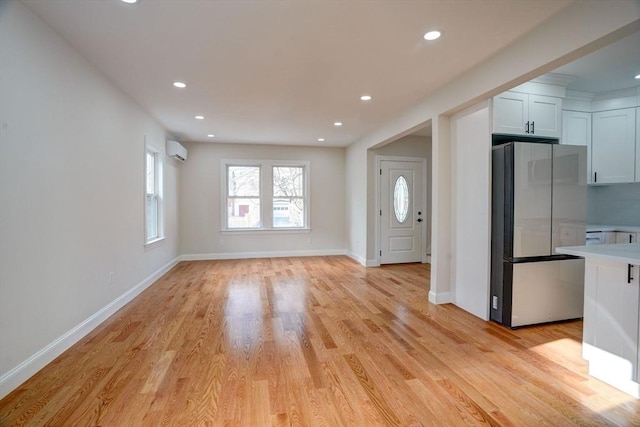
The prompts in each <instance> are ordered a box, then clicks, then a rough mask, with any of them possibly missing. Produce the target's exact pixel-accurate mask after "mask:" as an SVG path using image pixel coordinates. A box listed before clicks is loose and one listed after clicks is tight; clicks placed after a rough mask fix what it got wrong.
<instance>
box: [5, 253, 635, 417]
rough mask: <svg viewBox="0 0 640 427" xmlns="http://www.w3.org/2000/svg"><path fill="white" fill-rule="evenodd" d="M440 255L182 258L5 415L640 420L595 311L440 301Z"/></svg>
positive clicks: (14, 398) (11, 399) (46, 372)
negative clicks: (602, 341) (591, 356)
mask: <svg viewBox="0 0 640 427" xmlns="http://www.w3.org/2000/svg"><path fill="white" fill-rule="evenodd" d="M428 277H429V266H428V265H424V264H412V265H400V266H386V267H381V268H368V269H367V268H364V267H362V266H360V265H358V264H357V263H355V262H353V261H352V260H350V259H349V258H347V257H317V258H278V259H251V260H238V261H235V260H234V261H198V262H183V263H180V264H179V265H178V266H176V268H174V269H173V270H172V271H170V272H169V273H168V274H166V275H165V276H164V277H163V278H161V279H160V280H159V281H158V282H157V283H156V284H154V285H153V286H152V287H150V288H149V289H147V290H146V291H145V292H144V293H143V294H141V295H140V296H139V297H138V298H137V299H135V300H134V301H133V302H132V303H130V304H129V305H127V306H126V307H125V308H123V309H122V310H120V311H119V312H118V313H116V314H115V315H114V316H113V317H112V318H110V319H109V320H107V321H106V322H105V323H104V324H102V325H101V326H100V327H99V328H97V329H96V330H95V331H93V332H92V333H91V334H90V335H89V336H87V337H85V338H84V339H83V340H82V341H80V342H79V343H78V344H77V345H75V346H73V347H72V348H71V349H70V350H69V351H67V352H66V353H64V354H63V355H62V356H61V357H59V358H58V359H56V360H55V361H54V362H53V363H51V364H50V365H48V366H47V367H45V368H44V369H43V370H42V371H41V372H39V373H38V374H36V375H35V376H34V377H33V378H31V379H30V380H28V381H27V382H26V383H25V384H23V385H22V386H21V387H19V388H18V389H17V390H15V391H14V392H13V393H11V394H10V395H8V396H7V397H5V398H4V399H3V400H2V401H0V425H2V426H9V425H33V426H40V425H61V426H71V425H78V426H98V425H99V426H160V425H175V426H200V425H213V426H222V425H243V426H268V425H274V426H284V425H301V426H348V425H350V426H377V425H392V426H396V425H403V426H409V425H412V426H421V425H424V426H427V425H433V426H447V425H451V426H473V425H494V426H497V425H500V426H544V425H548V426H573V425H636V426H638V425H640V403H639V402H638V401H636V400H635V399H632V398H631V397H628V396H627V395H625V394H623V393H621V392H619V391H617V390H615V389H614V388H612V387H609V386H607V385H606V384H603V383H602V382H600V381H598V380H595V379H593V378H590V377H589V376H588V375H587V366H586V363H585V362H584V361H583V360H582V359H581V357H580V352H581V344H580V342H581V333H582V324H581V322H570V323H563V324H556V325H548V326H539V327H530V328H524V329H520V330H516V331H511V330H508V329H505V328H503V327H501V326H499V325H496V324H494V323H491V322H484V321H481V320H479V319H478V318H476V317H474V316H472V315H470V314H468V313H466V312H464V311H462V310H460V309H458V308H457V307H455V306H453V305H450V304H447V305H440V306H434V305H432V304H429V303H428V302H427V294H428V289H429V280H428Z"/></svg>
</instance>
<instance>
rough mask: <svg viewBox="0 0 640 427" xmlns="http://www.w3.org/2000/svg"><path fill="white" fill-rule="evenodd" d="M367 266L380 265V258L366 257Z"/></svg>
mask: <svg viewBox="0 0 640 427" xmlns="http://www.w3.org/2000/svg"><path fill="white" fill-rule="evenodd" d="M365 266H367V267H380V260H379V259H378V258H373V259H368V260H367V263H366V264H365Z"/></svg>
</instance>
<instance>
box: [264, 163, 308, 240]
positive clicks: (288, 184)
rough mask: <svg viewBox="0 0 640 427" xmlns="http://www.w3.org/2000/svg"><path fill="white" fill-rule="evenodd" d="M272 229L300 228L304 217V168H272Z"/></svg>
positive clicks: (303, 224)
mask: <svg viewBox="0 0 640 427" xmlns="http://www.w3.org/2000/svg"><path fill="white" fill-rule="evenodd" d="M271 170H272V175H271V176H272V177H273V179H272V182H273V203H272V206H271V207H272V209H273V215H272V218H271V219H272V225H273V228H302V227H305V225H306V215H305V212H306V211H305V167H304V166H273V167H272V169H271Z"/></svg>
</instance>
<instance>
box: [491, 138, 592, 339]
mask: <svg viewBox="0 0 640 427" xmlns="http://www.w3.org/2000/svg"><path fill="white" fill-rule="evenodd" d="M586 160H587V151H586V147H583V146H572V145H560V144H552V143H539V142H509V143H506V144H502V145H499V146H495V147H493V152H492V215H491V301H490V305H491V319H492V320H494V321H496V322H498V323H501V324H503V325H505V326H508V327H511V328H515V327H519V326H525V325H533V324H538V323H547V322H555V321H559V320H568V319H576V318H581V317H582V314H583V295H584V260H583V259H580V258H577V257H572V256H568V255H562V254H557V253H556V252H555V248H556V247H558V246H574V245H584V244H585V235H586V210H587V206H586V188H587V186H586V173H587V167H586Z"/></svg>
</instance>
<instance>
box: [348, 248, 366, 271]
mask: <svg viewBox="0 0 640 427" xmlns="http://www.w3.org/2000/svg"><path fill="white" fill-rule="evenodd" d="M345 254H346V255H347V256H348V257H349V258H351V259H352V260H354V261H356V262H357V263H358V264H361V265H364V266H365V267H366V266H367V260H366V259H364V258H362V257H361V256H360V255H358V254H356V253H355V252H351V251H346V252H345Z"/></svg>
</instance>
